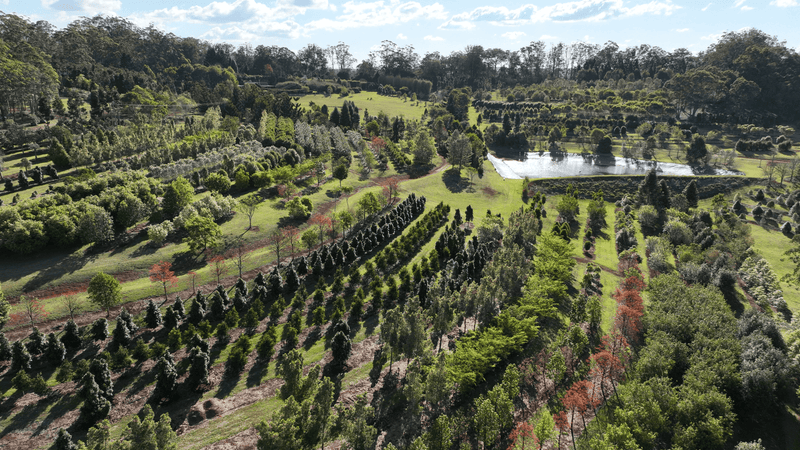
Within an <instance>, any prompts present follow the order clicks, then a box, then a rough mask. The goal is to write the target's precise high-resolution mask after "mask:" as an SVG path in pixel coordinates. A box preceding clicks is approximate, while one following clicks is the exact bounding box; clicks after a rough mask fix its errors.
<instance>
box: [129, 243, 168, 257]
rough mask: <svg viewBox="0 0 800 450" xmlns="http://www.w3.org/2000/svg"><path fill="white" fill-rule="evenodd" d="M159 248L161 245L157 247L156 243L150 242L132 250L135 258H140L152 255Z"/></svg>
mask: <svg viewBox="0 0 800 450" xmlns="http://www.w3.org/2000/svg"><path fill="white" fill-rule="evenodd" d="M159 248H161V247H160V246H159V247H156V246H155V245H153V244H149V243H148V244H145V245H143V246H141V247H139V248H137V249H136V250H134V251H133V252H131V256H132V257H134V258H138V257H140V256H147V255H152V254H153V253H155V252H156V251H158V249H159Z"/></svg>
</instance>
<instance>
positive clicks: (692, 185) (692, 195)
mask: <svg viewBox="0 0 800 450" xmlns="http://www.w3.org/2000/svg"><path fill="white" fill-rule="evenodd" d="M683 196H684V197H686V203H688V204H689V207H690V208H697V201H698V199H699V196H698V193H697V181H695V180H694V179H693V180H692V181H690V182H689V184H687V185H686V187H685V188H683Z"/></svg>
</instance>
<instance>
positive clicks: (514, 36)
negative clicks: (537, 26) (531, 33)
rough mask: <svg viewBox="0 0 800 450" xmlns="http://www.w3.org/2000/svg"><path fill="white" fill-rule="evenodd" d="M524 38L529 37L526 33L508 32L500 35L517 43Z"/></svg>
mask: <svg viewBox="0 0 800 450" xmlns="http://www.w3.org/2000/svg"><path fill="white" fill-rule="evenodd" d="M523 36H527V34H526V33H525V32H524V31H508V32H506V33H503V34H501V35H500V37H502V38H504V39H508V40H509V41H516V40H517V39H519V38H521V37H523Z"/></svg>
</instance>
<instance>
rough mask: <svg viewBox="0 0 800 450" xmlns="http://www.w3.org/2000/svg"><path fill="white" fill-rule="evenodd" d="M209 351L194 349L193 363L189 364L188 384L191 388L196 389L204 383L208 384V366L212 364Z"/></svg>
mask: <svg viewBox="0 0 800 450" xmlns="http://www.w3.org/2000/svg"><path fill="white" fill-rule="evenodd" d="M210 361H211V360H210V359H209V358H208V353H206V352H204V351H202V350H199V349H198V350H195V351H192V365H191V366H189V377H188V378H186V384H187V386H189V389H191V390H196V389H197V388H198V387H200V385H202V384H208V366H209V364H210Z"/></svg>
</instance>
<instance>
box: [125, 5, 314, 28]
mask: <svg viewBox="0 0 800 450" xmlns="http://www.w3.org/2000/svg"><path fill="white" fill-rule="evenodd" d="M303 11H304V10H303V8H301V7H298V6H294V5H291V4H288V3H283V4H281V5H278V6H277V7H276V8H270V7H268V6H267V5H264V4H262V3H258V2H256V1H255V0H236V1H234V2H225V1H221V2H211V3H209V4H208V5H206V6H191V7H189V8H178V7H177V6H173V7H171V8H164V9H159V10H156V11H152V12H149V13H145V14H140V15H134V16H133V17H134V18H137V19H140V21H141V20H144V21H150V22H155V23H165V22H166V23H169V22H189V23H242V22H248V21H249V22H255V21H258V20H260V18H264V17H269V18H270V19H271V20H272V21H277V20H282V19H287V18H289V17H294V16H295V15H297V14H300V13H302V12H303Z"/></svg>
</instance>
